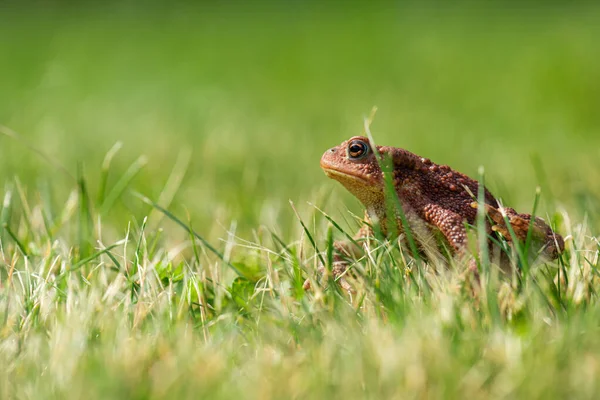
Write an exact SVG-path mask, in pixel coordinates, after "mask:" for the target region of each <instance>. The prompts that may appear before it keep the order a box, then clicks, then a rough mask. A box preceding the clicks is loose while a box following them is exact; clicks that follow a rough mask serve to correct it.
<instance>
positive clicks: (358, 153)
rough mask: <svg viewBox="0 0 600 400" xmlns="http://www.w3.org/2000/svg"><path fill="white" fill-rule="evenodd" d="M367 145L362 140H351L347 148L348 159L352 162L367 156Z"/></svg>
mask: <svg viewBox="0 0 600 400" xmlns="http://www.w3.org/2000/svg"><path fill="white" fill-rule="evenodd" d="M368 152H369V145H368V144H366V143H365V142H363V141H362V140H353V141H352V142H350V145H349V146H348V157H349V158H350V159H352V160H358V159H360V158H362V157H364V156H366V155H367V153H368Z"/></svg>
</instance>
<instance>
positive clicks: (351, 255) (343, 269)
mask: <svg viewBox="0 0 600 400" xmlns="http://www.w3.org/2000/svg"><path fill="white" fill-rule="evenodd" d="M366 219H367V221H368V218H366ZM372 236H373V230H372V229H371V226H370V225H368V224H366V223H365V224H364V225H363V226H362V227H361V228H360V229H359V230H358V232H357V233H356V235H354V237H353V239H354V242H352V241H350V240H336V241H335V242H333V260H332V261H333V264H332V266H331V274H332V276H333V278H334V279H335V280H336V281H337V283H338V284H339V285H340V286H341V287H342V289H344V290H346V291H352V287H351V286H350V284H349V283H348V281H347V280H346V279H345V278H344V276H345V275H346V273H347V270H348V267H349V266H350V264H351V260H352V259H356V258H359V257H361V256H362V255H363V249H362V248H361V247H360V246H358V245H357V242H360V241H362V240H365V239H367V238H369V237H372ZM325 273H326V269H325V266H324V265H319V268H318V276H319V277H321V278H322V277H323V276H325ZM303 287H304V289H305V290H310V288H311V280H310V279H306V280H305V281H304V285H303Z"/></svg>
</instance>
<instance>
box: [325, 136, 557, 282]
mask: <svg viewBox="0 0 600 400" xmlns="http://www.w3.org/2000/svg"><path fill="white" fill-rule="evenodd" d="M376 149H377V153H378V154H380V155H381V156H382V157H385V156H387V157H389V158H390V159H391V161H392V163H393V166H392V168H393V169H392V173H393V176H392V182H393V185H394V189H395V191H396V194H397V195H398V199H399V200H400V204H401V205H402V209H403V211H404V213H405V215H406V217H407V219H408V220H409V222H410V224H409V225H410V227H411V228H412V229H414V228H417V230H423V229H425V230H428V231H430V232H434V231H439V232H441V234H442V235H443V236H444V238H445V239H446V241H447V242H448V244H449V245H450V246H451V249H452V250H453V251H454V253H462V252H464V250H465V249H466V245H467V230H466V224H469V225H473V224H475V221H476V219H477V209H476V197H477V195H478V188H479V184H478V182H477V181H475V180H473V179H471V178H469V177H468V176H466V175H464V174H462V173H460V172H457V171H454V170H452V169H451V168H450V167H448V166H446V165H437V164H435V163H433V162H431V161H430V160H428V159H426V158H422V157H419V156H417V155H415V154H413V153H410V152H408V151H406V150H404V149H400V148H395V147H387V146H377V147H376ZM379 164H380V163H379V162H378V161H377V155H376V152H374V151H373V149H372V148H371V146H370V144H369V140H368V139H367V138H365V137H361V136H356V137H353V138H350V139H349V140H347V141H345V142H343V143H342V144H340V145H339V146H337V147H333V148H331V149H329V150H327V151H326V152H325V153H324V154H323V157H322V158H321V168H323V170H324V171H325V174H327V176H329V177H330V178H332V179H335V180H337V181H339V182H340V183H341V184H342V185H344V187H346V189H348V190H349V191H350V192H351V193H352V194H353V195H354V196H356V197H357V198H358V200H360V202H361V203H363V205H364V206H365V208H366V211H367V217H368V219H370V220H377V221H378V222H379V223H380V225H381V227H382V230H383V231H384V233H385V231H386V230H388V231H389V230H390V229H387V227H388V225H389V223H390V221H389V220H393V222H392V223H395V224H396V231H402V224H401V223H400V220H399V219H398V218H396V217H394V218H388V217H387V215H386V211H385V210H386V200H385V196H384V177H383V173H382V171H381V168H380V165H379ZM484 202H485V207H486V212H487V215H488V217H489V220H491V222H492V223H491V224H490V223H488V230H490V229H493V230H495V231H497V232H498V233H500V234H502V235H503V236H504V237H505V238H506V239H507V240H508V241H511V239H512V237H511V235H510V234H509V229H508V228H507V225H506V224H505V222H504V218H503V217H502V213H501V210H502V207H501V205H500V204H499V202H498V200H497V199H496V198H495V197H494V196H493V195H492V194H491V193H490V192H489V191H488V190H487V189H486V190H484ZM474 205H475V206H474ZM504 212H505V214H506V218H507V219H508V221H509V222H510V225H511V227H512V228H513V229H512V230H513V232H514V235H515V236H516V237H517V238H518V239H519V240H525V238H526V237H527V232H528V229H529V226H530V225H531V226H532V227H533V228H532V233H531V235H530V237H531V239H533V241H535V242H536V243H538V245H539V248H540V249H541V252H542V255H543V256H544V257H545V258H547V259H554V258H556V257H557V256H558V254H559V253H560V252H561V251H562V250H563V247H564V244H563V239H562V238H561V236H560V235H558V234H555V233H554V232H553V231H552V229H551V228H550V227H549V226H548V225H547V224H546V223H545V222H544V221H543V220H542V219H541V218H539V217H535V218H534V220H533V223H532V222H531V218H532V217H531V215H529V214H518V213H517V212H516V211H515V210H513V209H512V208H504ZM366 231H367V230H365V229H361V231H359V236H361V235H364V234H365V232H366ZM417 233H418V232H417ZM417 237H418V235H417ZM336 247H338V251H339V252H341V253H344V252H346V253H347V251H345V247H344V245H341V244H338V245H337V246H336ZM340 259H341V258H340V257H338V261H339V260H340ZM342 269H345V268H344V267H343V268H342ZM334 272H335V271H334Z"/></svg>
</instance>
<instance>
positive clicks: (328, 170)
mask: <svg viewBox="0 0 600 400" xmlns="http://www.w3.org/2000/svg"><path fill="white" fill-rule="evenodd" d="M321 168H322V169H323V172H325V175H327V177H329V178H331V179H335V180H338V181H339V180H344V181H347V180H353V181H360V182H364V183H368V182H369V180H368V179H367V177H365V176H362V175H357V174H353V173H351V172H348V171H340V170H339V169H336V168H335V167H333V166H331V165H327V164H324V163H321Z"/></svg>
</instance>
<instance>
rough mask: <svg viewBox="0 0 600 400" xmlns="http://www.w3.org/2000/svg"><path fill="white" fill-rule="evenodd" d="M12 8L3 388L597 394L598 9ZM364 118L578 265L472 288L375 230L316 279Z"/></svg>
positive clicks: (111, 392) (1, 304) (0, 164)
mask: <svg viewBox="0 0 600 400" xmlns="http://www.w3.org/2000/svg"><path fill="white" fill-rule="evenodd" d="M2 7H3V8H2V10H1V12H0V37H2V38H10V40H0V88H2V90H1V92H2V96H0V124H1V125H2V126H3V127H2V128H0V129H1V131H0V132H1V134H0V146H1V147H0V148H1V149H2V152H1V157H0V179H1V180H2V192H1V194H2V199H3V205H2V207H1V212H0V220H1V221H0V222H1V225H2V231H1V232H0V240H1V242H0V243H1V248H0V323H1V324H2V325H1V326H0V396H2V397H17V398H40V397H45V398H48V397H56V398H81V397H82V396H83V395H85V396H86V397H88V398H107V397H115V398H118V397H123V398H125V397H127V398H131V397H138V398H142V397H143V398H166V397H169V398H171V397H177V396H179V397H194V398H198V397H210V398H232V397H244V398H261V399H267V398H290V397H294V398H319V397H331V398H412V397H414V398H424V397H431V398H489V397H494V398H501V397H510V398H516V397H517V398H518V397H521V398H539V397H544V398H564V397H573V398H575V397H576V398H597V396H598V393H599V392H600V387H599V386H598V383H597V382H598V380H597V379H596V377H597V376H598V374H599V373H600V358H599V357H598V354H600V339H599V338H600V335H598V328H599V325H598V320H599V317H600V306H599V304H598V303H597V297H596V293H597V291H598V290H599V289H600V283H599V282H598V271H597V267H598V251H599V245H598V235H599V229H598V227H599V223H600V221H599V219H598V216H599V215H600V210H599V206H598V204H600V202H599V201H598V198H599V196H600V187H599V186H598V184H597V182H598V181H599V178H600V177H599V176H598V175H599V170H598V168H597V159H598V157H599V156H600V154H599V150H598V149H600V116H599V114H598V113H597V110H596V108H597V104H598V103H599V101H600V87H599V82H600V53H598V52H597V51H596V47H597V45H596V42H597V40H596V38H597V37H599V35H600V27H599V26H598V24H597V23H596V21H597V20H598V16H599V13H600V9H598V8H597V7H595V6H593V5H572V6H569V7H563V6H554V8H541V6H534V5H533V4H532V5H528V6H523V7H521V8H516V7H513V6H511V7H508V6H506V7H505V6H503V5H502V4H501V3H498V4H497V5H495V6H486V7H477V6H474V5H468V4H467V3H461V2H458V3H455V4H453V5H444V6H443V7H441V8H434V7H433V6H430V7H426V8H425V7H420V6H410V5H402V6H398V5H396V6H393V7H392V6H389V5H385V4H383V3H373V4H370V5H368V6H367V5H365V6H358V5H355V6H352V7H347V8H345V9H339V8H335V7H334V6H333V5H331V6H325V5H322V4H321V3H310V2H309V3H304V5H302V6H301V5H298V4H295V5H293V6H290V5H289V4H288V5H274V4H269V5H267V4H262V5H260V6H254V7H253V8H251V7H250V6H237V7H235V8H234V7H232V6H230V7H227V6H213V7H211V8H198V7H195V6H192V5H180V6H179V7H177V8H173V7H169V6H165V5H162V4H160V2H153V3H152V5H146V6H145V7H143V9H141V8H139V7H136V6H135V3H134V2H128V3H119V4H116V5H111V4H110V2H107V3H106V4H103V6H102V7H98V6H95V5H88V6H85V5H80V6H77V7H75V6H71V7H67V6H66V5H62V6H61V5H60V4H58V3H43V4H42V3H39V4H38V7H26V8H25V7H24V6H23V5H19V4H17V3H7V4H4V5H3V6H2ZM290 7H293V8H290ZM373 106H377V107H378V111H377V114H376V115H375V118H374V121H373V123H372V125H371V127H370V129H371V133H372V134H373V136H374V138H375V140H376V141H377V142H379V143H382V144H386V145H391V146H396V147H404V148H406V149H409V150H410V151H412V152H414V153H417V154H419V155H422V156H425V157H428V158H430V159H432V160H434V161H435V162H437V163H443V164H449V165H451V166H452V167H453V168H455V169H457V170H459V171H462V172H464V173H466V174H468V175H470V176H474V177H476V176H479V173H478V171H479V169H480V167H483V170H484V175H485V180H486V184H487V185H488V186H489V187H490V188H491V189H492V191H493V192H494V194H495V195H497V196H499V197H501V198H502V199H504V200H505V202H506V203H507V204H510V205H511V206H513V207H515V208H516V209H518V210H520V211H521V210H522V211H523V212H532V210H534V208H535V211H536V213H537V214H538V215H541V216H543V217H544V218H545V219H546V220H547V221H549V222H550V223H551V224H552V225H553V226H554V227H556V228H557V229H558V231H559V232H560V233H561V234H562V235H563V236H565V238H567V251H566V253H565V254H564V256H563V258H562V259H561V260H560V261H559V262H558V263H553V264H548V265H539V266H529V265H527V264H526V263H525V265H522V267H523V269H524V272H523V275H522V276H521V277H518V276H516V275H515V276H514V277H512V278H508V279H506V278H505V279H499V278H498V277H497V276H495V274H493V273H489V274H488V272H487V269H486V268H487V267H486V265H482V270H483V274H482V275H483V277H484V279H485V281H484V284H483V285H482V287H481V288H480V289H479V290H476V291H473V290H472V288H471V287H470V286H469V282H465V281H464V279H463V276H462V275H461V274H460V270H461V268H460V267H461V266H460V265H456V266H454V268H452V269H450V270H449V271H446V272H442V273H435V272H434V271H433V269H434V268H433V267H435V266H434V265H426V264H423V263H421V262H420V260H412V259H411V258H410V257H408V255H407V253H406V251H404V250H403V249H399V248H398V247H397V246H396V244H395V243H388V242H385V241H382V242H380V245H379V246H374V247H373V248H372V249H371V252H370V253H369V257H367V258H365V259H362V260H359V261H358V262H357V264H356V265H355V268H356V270H357V271H358V272H359V275H360V278H359V279H360V281H359V288H360V290H359V291H358V292H357V293H356V294H355V295H354V296H353V297H348V296H347V295H345V294H344V293H340V292H338V291H336V290H335V289H334V288H335V286H333V285H332V286H330V287H329V289H327V290H324V291H319V290H317V291H315V292H314V293H311V294H308V295H307V294H305V293H304V291H303V290H302V282H303V280H304V279H305V278H306V277H307V276H310V275H311V274H314V273H315V271H316V268H317V266H318V264H319V262H321V261H319V256H317V254H321V258H322V262H324V263H325V264H327V263H328V262H329V260H330V257H331V244H332V242H333V240H334V239H341V238H344V237H345V234H346V233H348V234H352V233H353V232H354V231H355V229H356V227H357V222H356V220H355V217H354V215H361V214H360V212H361V211H360V205H359V204H358V202H357V201H356V200H354V199H353V198H352V197H351V195H349V194H347V193H345V190H343V188H341V187H339V185H336V183H335V182H333V181H331V180H329V179H327V178H326V177H325V176H324V174H323V173H322V171H321V170H320V168H319V158H320V156H321V154H322V153H323V152H324V151H325V150H326V149H327V148H329V147H331V146H334V145H336V144H338V143H340V142H341V141H342V140H344V139H346V138H348V137H350V136H353V135H355V134H361V132H362V130H363V124H364V118H365V117H368V116H369V114H370V112H371V109H372V108H373ZM32 149H35V150H32ZM36 150H37V151H39V152H41V153H43V154H44V155H45V156H41V155H40V154H39V153H38V152H36ZM538 186H539V188H540V192H539V193H540V195H539V201H536V199H537V197H536V188H537V187H538ZM152 202H154V203H156V205H158V206H160V207H162V208H164V210H165V211H167V215H165V214H164V213H163V212H162V211H161V209H160V208H158V207H154V206H152V205H151V204H152ZM536 204H537V205H536ZM178 222H180V223H181V224H179V223H178ZM191 231H193V232H191ZM518 258H519V257H517V259H518Z"/></svg>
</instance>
